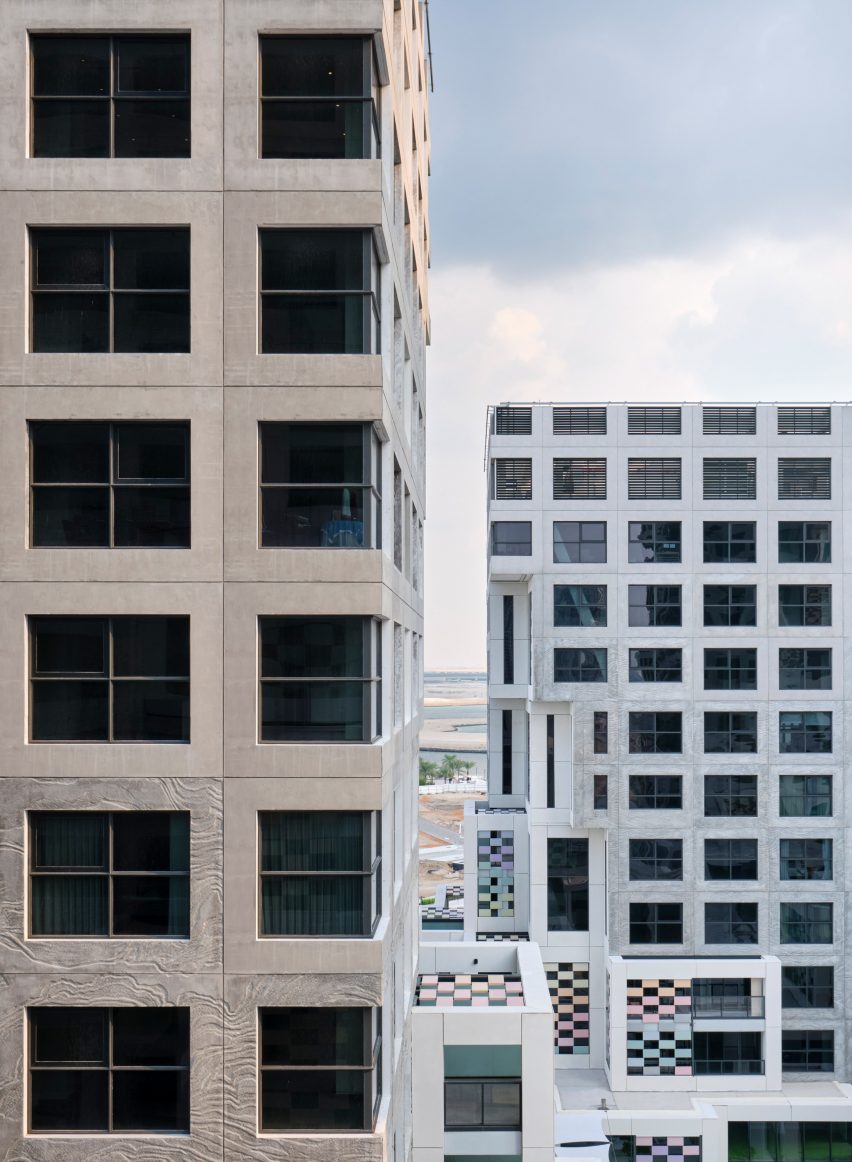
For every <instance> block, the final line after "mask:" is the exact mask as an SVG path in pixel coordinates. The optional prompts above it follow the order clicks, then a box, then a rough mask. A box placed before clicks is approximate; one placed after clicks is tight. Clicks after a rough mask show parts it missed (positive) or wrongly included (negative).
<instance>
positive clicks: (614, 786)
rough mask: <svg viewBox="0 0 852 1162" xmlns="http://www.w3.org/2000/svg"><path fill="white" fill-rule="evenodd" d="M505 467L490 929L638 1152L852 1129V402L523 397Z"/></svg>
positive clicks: (494, 482) (574, 1079)
mask: <svg viewBox="0 0 852 1162" xmlns="http://www.w3.org/2000/svg"><path fill="white" fill-rule="evenodd" d="M487 470H488V473H489V503H488V521H489V579H488V620H489V694H488V700H489V798H488V803H487V805H482V804H477V805H476V807H477V809H476V810H473V809H471V810H470V811H469V814H468V817H467V820H466V862H465V868H466V891H465V898H466V900H467V901H468V905H467V908H466V915H465V936H466V938H467V939H468V940H471V939H474V938H476V939H478V940H480V941H481V940H484V939H493V938H495V937H500V936H502V939H503V940H506V939H509V938H510V937H513V938H514V939H516V940H518V939H520V940H525V939H527V938H528V939H529V940H530V941H532V942H534V943H536V944H537V945H538V946H539V948H540V950H541V957H542V961H543V963H544V967H545V971H546V972H547V975H548V979H549V982H550V988H551V995H552V999H553V1002H554V1007H555V1031H554V1052H555V1059H556V1078H557V1084H558V1088H559V1095H560V1101H561V1104H562V1107H563V1108H564V1109H565V1110H583V1109H588V1107H589V1106H593V1107H597V1106H598V1105H599V1104H600V1101H601V1099H603V1100H604V1101H605V1103H606V1106H607V1108H608V1109H609V1110H610V1111H612V1110H613V1108H615V1109H617V1111H618V1112H617V1113H612V1112H610V1114H608V1115H606V1119H608V1120H606V1119H605V1122H604V1129H605V1131H606V1132H607V1133H609V1134H610V1136H612V1137H613V1138H614V1139H615V1140H616V1153H617V1154H618V1155H619V1156H624V1157H626V1158H630V1159H631V1160H633V1159H635V1160H636V1162H641V1160H643V1159H645V1158H649V1157H650V1156H651V1155H652V1154H653V1155H654V1156H659V1157H665V1158H668V1159H680V1158H681V1157H683V1156H685V1155H691V1156H694V1155H695V1154H701V1153H703V1155H704V1157H705V1159H708V1158H712V1159H714V1160H715V1159H725V1158H726V1157H730V1158H731V1159H734V1160H735V1162H740V1160H742V1162H770V1160H771V1159H774V1158H778V1159H780V1158H781V1157H782V1156H783V1157H784V1158H789V1159H802V1160H804V1159H810V1158H816V1157H827V1156H832V1157H833V1156H834V1152H837V1153H838V1155H839V1154H840V1153H842V1152H843V1151H848V1150H850V1149H852V1146H851V1145H850V1143H852V1102H850V1099H852V1089H850V1088H849V1086H848V1084H847V1082H848V1081H849V1080H850V1070H852V1039H850V1025H849V1022H848V1019H847V1017H848V1005H849V993H848V990H849V987H850V975H849V974H850V965H849V962H848V959H847V957H846V939H847V938H846V924H847V915H848V909H849V903H850V896H849V893H848V891H847V883H846V880H847V869H846V859H847V858H848V856H847V850H848V834H849V823H850V819H852V816H850V805H849V804H848V803H847V793H846V781H847V778H848V773H849V772H848V761H847V756H846V748H845V737H846V734H845V732H846V731H847V730H849V729H850V726H849V722H848V705H849V703H848V699H847V693H846V691H847V688H848V685H847V684H848V683H850V682H852V671H850V669H849V666H850V659H852V651H850V649H849V646H848V633H849V630H848V628H847V627H848V626H850V625H852V606H850V604H849V595H848V591H847V586H846V585H845V574H846V571H847V568H848V562H849V553H850V551H852V511H850V500H849V497H850V491H849V490H850V481H852V408H850V407H848V406H843V405H813V404H809V405H803V406H787V405H777V406H776V405H756V406H753V405H750V406H744V405H730V406H727V405H716V404H714V405H700V404H685V405H683V406H676V405H661V406H633V405H621V404H609V405H605V406H602V405H599V404H592V405H582V406H580V405H574V404H571V405H550V404H534V405H528V404H518V405H506V406H501V407H497V408H494V409H492V410H491V413H490V416H489V436H488V445H487ZM472 807H473V805H472V804H471V808H472ZM524 1080H525V1082H526V1078H525V1079H524ZM745 1123H749V1124H750V1127H749V1126H746V1125H745ZM758 1123H759V1124H758ZM769 1123H771V1125H769V1127H768V1128H767V1126H766V1125H765V1124H769ZM776 1123H778V1124H779V1125H781V1126H782V1128H781V1129H778V1128H777V1126H776ZM828 1123H831V1124H833V1125H834V1126H835V1130H834V1132H835V1134H836V1142H837V1144H836V1145H832V1142H833V1141H834V1139H831V1141H829V1140H828V1139H825V1134H826V1133H828V1131H827V1130H826V1124H828ZM566 1126H567V1128H566ZM782 1131H783V1132H782ZM562 1134H569V1135H570V1125H569V1124H568V1123H564V1124H562V1128H561V1129H560V1122H559V1119H558V1120H557V1144H558V1143H559V1141H560V1135H562ZM779 1135H780V1136H779ZM784 1135H786V1137H785V1136H784ZM652 1139H653V1141H652ZM841 1143H844V1144H841ZM785 1151H786V1152H785ZM569 1153H570V1151H569Z"/></svg>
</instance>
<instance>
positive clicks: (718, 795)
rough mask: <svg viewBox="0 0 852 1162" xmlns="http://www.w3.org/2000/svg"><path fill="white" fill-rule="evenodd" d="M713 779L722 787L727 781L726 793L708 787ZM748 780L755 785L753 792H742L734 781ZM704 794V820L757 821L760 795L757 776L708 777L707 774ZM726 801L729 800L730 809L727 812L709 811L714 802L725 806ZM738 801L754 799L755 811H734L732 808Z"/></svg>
mask: <svg viewBox="0 0 852 1162" xmlns="http://www.w3.org/2000/svg"><path fill="white" fill-rule="evenodd" d="M711 779H715V780H717V781H718V783H720V784H722V785H724V784H723V783H722V781H723V780H725V781H726V782H727V790H726V791H717V790H714V789H713V788H712V786H711V787H708V783H709V782H710V780H711ZM746 779H749V780H750V781H751V783H752V784H753V786H754V791H753V792H751V791H741V790H739V789H738V788H737V787H736V786H735V783H734V780H738V781H739V780H742V781H744V780H746ZM703 792H704V818H705V819H756V818H757V807H758V795H759V791H758V785H757V775H751V774H743V775H707V774H705V776H704V787H703ZM725 799H727V800H728V806H729V809H728V810H727V811H708V810H707V808H708V806H709V805H710V803H711V801H712V800H717V801H718V802H719V804H720V805H724V800H725ZM737 799H741V800H744V801H745V800H748V799H753V806H754V809H753V810H746V811H734V810H733V809H732V808H733V807H734V805H735V801H736V800H737ZM744 805H745V804H744Z"/></svg>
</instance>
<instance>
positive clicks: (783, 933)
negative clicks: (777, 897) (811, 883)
mask: <svg viewBox="0 0 852 1162" xmlns="http://www.w3.org/2000/svg"><path fill="white" fill-rule="evenodd" d="M826 909H827V910H826ZM795 911H798V912H799V913H800V914H799V915H798V916H795V915H794V912H795ZM817 916H819V917H821V918H819V919H817ZM825 917H828V919H826V918H825ZM826 924H827V925H828V926H829V929H830V932H831V935H830V937H829V939H828V940H813V939H811V938H810V937H811V934H812V933H815V932H816V933H819V934H820V935H822V928H823V927H824V926H825V925H826ZM795 933H798V934H799V936H802V935H805V934H806V935H807V936H808V939H807V940H802V939H798V940H794V939H791V935H793V934H795ZM778 940H779V943H780V944H821V945H824V946H826V947H828V946H829V945H830V946H832V947H833V946H834V902H833V901H832V900H781V901H780V904H779V929H778Z"/></svg>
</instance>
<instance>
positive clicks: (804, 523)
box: [778, 520, 832, 565]
mask: <svg viewBox="0 0 852 1162" xmlns="http://www.w3.org/2000/svg"><path fill="white" fill-rule="evenodd" d="M831 524H832V522H831V521H830V520H779V522H778V563H779V565H830V564H831V541H832V528H831ZM796 529H798V530H800V532H801V537H798V536H797V537H796V539H795V540H794V539H793V538H792V537H785V538H784V539H783V540H782V538H781V533H782V530H784V531H786V532H787V533H791V532H792V531H793V530H796ZM820 529H821V530H827V532H828V536H827V538H825V537H822V536H821V535H820V534H819V533H816V532H815V530H820ZM809 534H810V535H809ZM782 545H784V546H792V545H795V546H796V548H797V549H798V547H799V546H800V545H801V553H797V554H796V556H790V555H789V552H787V555H784V551H783V550H782Z"/></svg>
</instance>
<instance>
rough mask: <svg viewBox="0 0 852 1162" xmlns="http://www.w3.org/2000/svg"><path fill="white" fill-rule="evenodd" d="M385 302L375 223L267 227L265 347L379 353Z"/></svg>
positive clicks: (263, 238) (263, 239)
mask: <svg viewBox="0 0 852 1162" xmlns="http://www.w3.org/2000/svg"><path fill="white" fill-rule="evenodd" d="M379 302H380V288H379V259H378V255H377V253H376V248H375V246H374V244H373V235H372V231H370V230H351V229H343V228H337V229H318V230H299V229H296V230H294V229H289V228H272V229H263V230H261V231H260V350H261V352H262V353H263V354H265V355H269V354H280V355H298V354H301V355H378V354H379V353H380V350H381V348H380V343H379V338H380V329H381V317H380V313H379Z"/></svg>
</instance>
